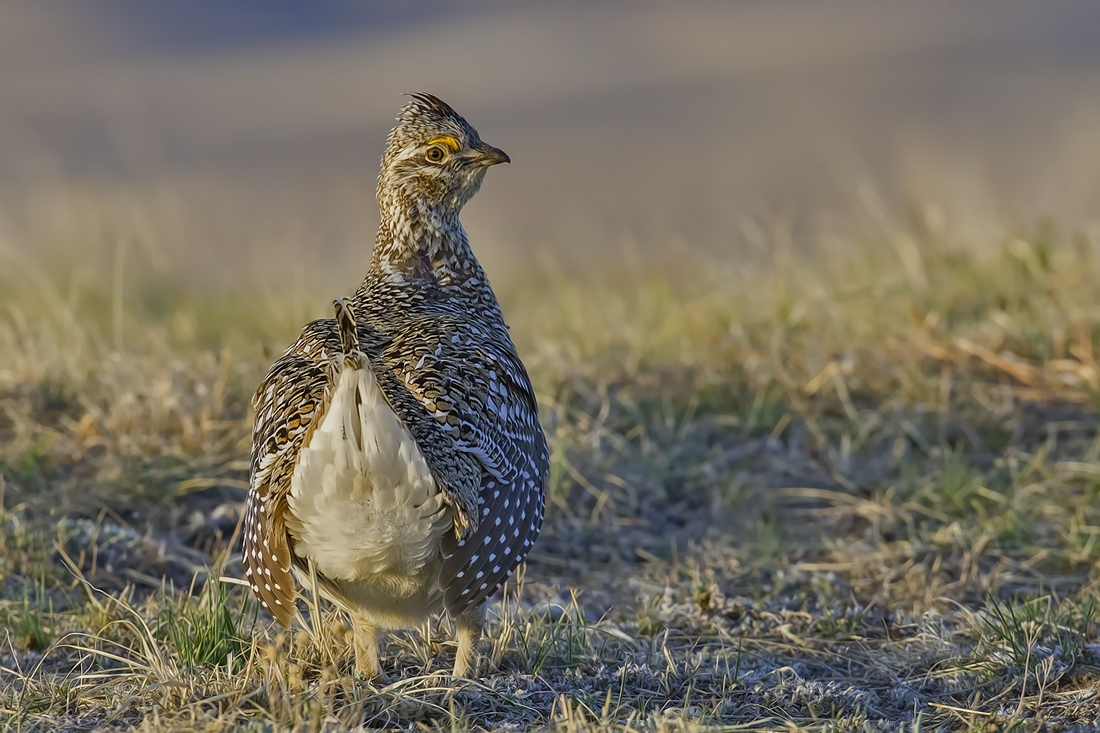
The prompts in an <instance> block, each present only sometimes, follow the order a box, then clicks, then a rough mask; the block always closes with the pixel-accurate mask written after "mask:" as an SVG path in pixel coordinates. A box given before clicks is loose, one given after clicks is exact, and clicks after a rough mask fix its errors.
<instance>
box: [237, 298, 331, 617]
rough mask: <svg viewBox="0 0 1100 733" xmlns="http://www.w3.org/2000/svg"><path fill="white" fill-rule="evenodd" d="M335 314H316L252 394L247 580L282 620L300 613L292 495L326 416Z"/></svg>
mask: <svg viewBox="0 0 1100 733" xmlns="http://www.w3.org/2000/svg"><path fill="white" fill-rule="evenodd" d="M340 336H341V334H340V329H339V328H338V327H337V322H336V321H335V320H333V319H323V320H319V321H314V322H312V323H310V324H308V325H307V326H306V327H305V328H303V329H302V333H301V335H300V336H299V338H298V340H297V341H295V342H294V344H292V345H291V346H290V348H288V349H287V350H286V353H284V354H283V355H282V357H280V358H279V360H278V361H276V362H275V363H274V364H273V365H272V367H271V370H270V371H269V372H268V374H267V377H265V378H264V380H263V382H261V383H260V386H259V389H257V390H256V395H255V397H253V398H252V406H253V407H254V408H255V410H256V421H255V424H254V426H253V430H252V466H251V468H252V471H251V481H250V486H249V491H248V503H247V506H246V508H245V519H244V532H243V534H244V567H245V579H246V580H247V581H248V583H249V585H250V586H251V587H252V590H253V592H254V593H256V595H257V596H258V597H259V599H260V602H261V603H262V604H263V606H264V608H266V609H267V610H268V611H270V612H271V614H272V615H273V616H275V618H276V619H278V621H279V622H280V623H281V624H282V625H283V626H290V622H291V620H292V619H293V617H294V614H295V599H296V598H297V592H296V591H295V586H294V579H293V576H292V575H291V566H292V565H293V563H294V562H295V558H294V554H293V552H292V551H291V546H290V540H289V536H288V534H287V531H286V520H285V516H286V509H287V495H288V494H289V492H290V483H291V477H292V476H293V475H294V465H295V463H297V460H298V454H299V452H300V451H301V448H302V446H303V445H305V444H306V442H307V440H308V436H309V434H310V432H311V429H312V427H313V426H315V425H319V424H320V422H321V416H322V414H323V412H324V409H325V406H326V405H327V404H328V401H329V399H330V397H331V392H332V385H333V367H332V360H333V358H334V357H335V356H336V355H338V354H340V353H341V343H340Z"/></svg>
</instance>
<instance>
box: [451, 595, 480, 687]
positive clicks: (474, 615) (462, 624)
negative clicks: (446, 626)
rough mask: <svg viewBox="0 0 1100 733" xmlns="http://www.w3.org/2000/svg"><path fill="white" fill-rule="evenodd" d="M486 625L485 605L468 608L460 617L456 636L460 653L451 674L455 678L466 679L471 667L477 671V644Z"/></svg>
mask: <svg viewBox="0 0 1100 733" xmlns="http://www.w3.org/2000/svg"><path fill="white" fill-rule="evenodd" d="M484 625H485V605H484V604H482V605H479V606H478V607H477V608H468V609H466V610H465V611H463V612H462V613H461V614H460V615H459V617H458V623H457V624H456V625H455V636H456V637H457V640H458V651H457V652H456V653H455V668H454V671H453V672H452V673H451V674H452V676H454V677H465V676H466V675H467V674H469V672H470V669H471V667H473V668H474V671H476V665H477V643H478V642H479V641H481V629H482V627H483V626H484Z"/></svg>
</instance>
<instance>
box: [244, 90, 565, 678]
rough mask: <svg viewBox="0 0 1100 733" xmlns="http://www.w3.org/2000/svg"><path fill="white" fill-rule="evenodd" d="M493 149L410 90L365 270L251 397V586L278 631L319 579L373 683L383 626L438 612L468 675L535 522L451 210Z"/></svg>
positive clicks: (481, 283) (530, 397)
mask: <svg viewBox="0 0 1100 733" xmlns="http://www.w3.org/2000/svg"><path fill="white" fill-rule="evenodd" d="M503 162H508V156H507V155H505V154H504V153H503V152H501V151H500V150H497V149H496V148H493V147H491V146H489V145H486V144H485V143H483V142H482V141H481V138H480V137H479V136H478V134H477V132H476V131H475V130H474V129H473V128H472V127H471V126H470V125H469V124H468V123H467V122H466V121H465V120H464V119H463V118H462V117H460V116H459V115H458V114H457V113H455V112H454V110H452V109H451V108H450V107H449V106H447V105H446V104H445V103H444V102H442V101H441V100H439V99H438V98H436V97H433V96H431V95H427V94H417V95H413V96H412V101H410V102H409V103H408V104H407V105H406V106H405V107H404V108H403V109H402V112H401V115H400V117H399V118H398V123H397V126H396V127H395V128H394V129H393V131H392V132H391V133H390V136H389V140H388V144H387V147H386V151H385V154H384V155H383V157H382V167H381V173H380V175H379V182H378V202H379V207H380V210H381V224H380V226H379V230H378V237H377V240H376V243H375V249H374V253H373V257H372V261H371V267H370V270H369V272H368V273H367V276H366V278H365V279H364V281H363V283H362V285H361V286H360V288H359V290H358V291H357V292H356V293H355V295H354V297H353V298H351V299H350V300H349V299H340V300H338V301H336V303H335V304H334V307H335V318H333V319H324V320H319V321H314V322H313V323H310V324H309V325H307V326H306V327H305V328H304V329H303V330H302V333H301V335H300V337H299V338H298V340H297V341H296V342H295V343H294V344H293V345H292V346H291V347H290V348H289V349H287V351H286V353H285V354H283V356H282V357H281V358H280V359H279V360H278V361H276V362H275V364H274V365H273V366H272V368H271V371H270V372H269V374H268V375H267V377H266V378H265V379H264V381H263V382H262V383H261V384H260V387H259V389H258V390H257V392H256V396H255V398H254V401H253V404H254V407H255V408H256V423H255V428H254V432H253V445H252V478H251V489H250V491H249V495H248V505H247V508H246V511H245V526H244V532H243V534H244V563H245V574H246V579H247V580H248V582H249V584H250V585H251V587H252V589H253V591H254V592H255V593H256V595H257V596H258V597H259V599H260V601H261V603H262V604H263V605H264V607H265V608H267V609H268V610H269V611H270V612H271V614H272V615H273V616H275V618H277V619H278V620H279V621H280V622H281V623H283V624H284V625H289V624H290V622H291V620H292V619H293V617H294V615H295V614H296V605H295V599H296V597H297V592H296V590H295V584H294V582H295V579H294V575H295V574H297V575H298V578H299V580H302V581H304V582H309V580H310V579H313V578H316V581H317V582H318V583H319V585H320V587H321V591H322V592H323V593H324V594H325V595H327V596H328V597H329V598H331V599H332V600H334V601H335V602H336V603H338V604H339V605H341V606H343V607H344V608H345V609H346V610H347V611H348V613H349V614H350V616H351V619H352V624H353V628H354V631H355V651H356V664H357V666H358V668H359V670H360V671H361V672H362V673H363V674H365V675H367V676H369V677H374V678H378V677H380V676H381V667H380V664H379V659H378V650H377V639H376V635H377V633H378V631H379V630H382V629H387V628H405V627H410V626H414V625H416V624H418V623H420V622H421V621H422V620H423V619H424V618H426V617H427V616H429V615H431V614H432V613H435V612H437V611H440V610H445V611H446V612H447V613H448V614H449V615H451V616H452V617H454V618H455V619H456V620H457V622H458V654H457V657H456V662H455V670H454V671H455V674H456V675H461V674H465V673H466V672H467V671H469V669H470V664H471V663H472V660H473V650H474V644H475V643H476V641H477V639H478V638H479V637H480V633H481V619H482V608H483V604H484V602H485V600H486V599H487V598H488V597H489V596H491V595H492V594H493V593H494V592H495V591H496V590H497V589H498V588H499V587H500V586H501V585H502V584H503V583H504V581H505V580H506V579H507V578H508V577H509V576H510V575H511V573H512V572H513V571H514V570H515V568H516V566H517V565H519V563H520V562H522V561H523V559H524V557H526V555H527V553H528V551H529V550H530V548H531V545H532V544H533V543H534V541H535V538H536V537H537V536H538V533H539V530H540V528H541V526H542V518H543V507H544V503H545V494H544V492H545V484H546V476H547V470H548V465H549V457H548V453H547V447H546V439H545V436H544V435H543V432H542V429H541V427H540V426H539V421H538V408H537V405H536V403H535V396H534V393H533V390H532V388H531V382H530V380H529V378H528V376H527V372H526V370H525V369H524V366H523V363H522V362H521V361H520V359H519V356H518V354H517V353H516V349H515V347H514V345H513V344H512V340H511V338H510V336H509V333H508V326H507V325H506V324H505V322H504V319H503V316H502V314H501V311H500V307H499V305H498V303H497V300H496V297H495V295H494V294H493V290H492V288H491V287H490V285H489V282H488V280H487V278H486V277H485V273H484V271H483V270H482V268H481V266H480V264H479V263H478V261H477V259H476V258H475V257H474V255H473V252H472V251H471V249H470V245H469V240H468V239H467V236H466V232H465V230H464V229H463V228H462V225H461V224H460V223H459V219H458V215H459V212H460V211H461V209H462V206H463V205H464V204H465V203H466V202H467V201H468V200H469V199H470V198H471V197H472V196H473V195H474V193H476V192H477V190H478V188H479V187H480V185H481V181H482V179H483V177H484V175H485V171H486V170H487V168H488V167H489V166H491V165H494V164H497V163H503Z"/></svg>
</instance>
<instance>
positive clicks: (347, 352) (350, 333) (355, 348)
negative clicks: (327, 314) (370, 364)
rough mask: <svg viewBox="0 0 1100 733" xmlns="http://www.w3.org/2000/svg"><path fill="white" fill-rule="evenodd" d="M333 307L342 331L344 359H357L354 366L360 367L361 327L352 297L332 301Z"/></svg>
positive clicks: (337, 323)
mask: <svg viewBox="0 0 1100 733" xmlns="http://www.w3.org/2000/svg"><path fill="white" fill-rule="evenodd" d="M332 308H333V310H334V311H335V312H336V328H337V329H338V330H339V331H340V348H341V350H342V351H343V352H344V359H345V361H350V360H356V363H355V364H353V365H352V366H353V368H355V367H358V366H359V363H358V356H359V328H358V326H357V325H356V321H355V311H354V310H352V305H351V299H350V298H344V297H340V298H337V299H336V300H334V301H332Z"/></svg>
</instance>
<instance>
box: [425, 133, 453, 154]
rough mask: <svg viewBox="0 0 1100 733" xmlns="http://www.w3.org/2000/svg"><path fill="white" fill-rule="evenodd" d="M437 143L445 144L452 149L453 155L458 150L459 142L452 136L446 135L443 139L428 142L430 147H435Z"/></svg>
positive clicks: (438, 138)
mask: <svg viewBox="0 0 1100 733" xmlns="http://www.w3.org/2000/svg"><path fill="white" fill-rule="evenodd" d="M436 143H443V144H444V145H446V146H447V147H448V148H450V149H451V152H452V153H453V152H456V151H457V150H458V140H455V139H454V138H453V137H451V136H450V135H444V136H443V137H437V138H435V139H434V140H429V141H428V145H435V144H436Z"/></svg>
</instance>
